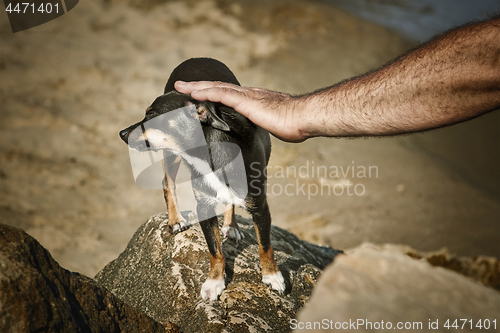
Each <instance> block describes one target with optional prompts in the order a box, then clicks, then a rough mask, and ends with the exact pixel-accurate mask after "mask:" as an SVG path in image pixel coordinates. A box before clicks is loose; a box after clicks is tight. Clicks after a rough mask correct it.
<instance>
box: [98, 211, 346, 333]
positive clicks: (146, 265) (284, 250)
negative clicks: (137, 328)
mask: <svg viewBox="0 0 500 333" xmlns="http://www.w3.org/2000/svg"><path fill="white" fill-rule="evenodd" d="M237 221H238V224H239V225H240V230H241V231H242V233H243V235H244V236H245V237H244V238H243V240H241V241H240V242H235V241H233V240H230V239H226V240H225V241H224V242H223V252H224V256H225V258H226V286H227V287H226V290H225V291H224V292H223V293H222V295H221V296H220V299H219V300H218V301H215V302H206V301H203V300H202V299H201V298H200V296H199V294H200V288H201V285H202V284H203V282H204V281H205V279H206V277H207V274H208V270H209V260H208V258H209V257H208V249H207V246H206V242H205V238H204V237H203V233H202V231H201V228H200V226H199V224H195V225H194V226H193V227H191V228H190V229H188V230H186V231H184V232H182V233H179V234H177V235H175V236H171V235H170V234H169V233H168V226H167V216H166V215H165V214H159V215H156V216H153V217H152V218H151V219H149V221H147V223H145V224H144V225H142V226H141V227H140V228H139V229H138V230H137V232H136V233H135V235H134V236H133V238H132V240H131V241H130V243H129V244H128V246H127V248H126V249H125V251H124V252H123V253H122V254H121V255H120V256H119V257H118V259H116V260H114V261H113V262H111V263H110V264H108V265H107V266H106V267H105V268H104V269H103V270H102V271H100V272H99V273H98V274H97V275H96V277H95V278H96V280H97V281H98V282H99V283H101V284H102V285H103V286H105V287H106V288H107V289H109V290H110V291H111V292H112V293H113V294H115V295H116V296H118V297H119V298H120V299H122V300H123V301H124V302H126V303H127V304H130V305H132V306H134V307H136V308H137V309H140V310H141V311H143V312H144V313H146V314H147V315H149V316H150V317H151V318H154V319H155V320H157V321H158V322H160V323H163V324H165V323H167V322H169V321H170V322H173V323H175V324H176V325H178V326H179V327H180V328H181V329H182V330H183V331H184V332H264V331H272V332H286V331H289V330H290V320H291V319H293V318H295V317H296V314H297V311H298V310H299V309H300V308H301V307H302V306H303V305H304V304H305V302H306V301H307V300H308V298H309V296H310V294H311V292H312V289H313V287H314V285H315V283H316V280H317V278H318V277H319V275H320V273H321V271H322V269H323V268H324V267H325V266H326V265H328V264H329V263H330V262H331V261H332V260H333V259H334V258H335V256H336V255H337V254H339V253H341V251H337V250H334V249H332V248H330V247H322V246H318V245H313V244H311V243H308V242H305V241H302V240H300V239H299V238H298V237H297V236H295V235H294V234H292V233H290V232H288V231H286V230H284V229H281V228H278V227H274V226H273V227H272V231H271V239H272V244H273V248H274V253H275V259H276V262H277V264H278V266H279V268H280V270H281V272H282V273H283V276H284V277H285V280H286V284H287V289H286V291H285V293H284V294H283V295H280V294H278V293H277V292H276V291H274V290H272V289H271V288H270V287H268V286H266V285H265V284H263V283H262V282H261V275H260V266H259V255H258V253H259V250H258V245H257V238H256V236H255V231H254V227H253V224H252V222H251V220H248V219H245V218H242V217H239V216H238V217H237Z"/></svg>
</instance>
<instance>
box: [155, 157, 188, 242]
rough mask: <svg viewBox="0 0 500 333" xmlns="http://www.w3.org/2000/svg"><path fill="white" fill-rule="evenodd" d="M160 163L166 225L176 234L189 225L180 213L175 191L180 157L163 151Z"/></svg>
mask: <svg viewBox="0 0 500 333" xmlns="http://www.w3.org/2000/svg"><path fill="white" fill-rule="evenodd" d="M162 164H163V170H164V172H165V179H164V186H163V196H164V197H165V203H166V204H167V213H168V225H169V227H170V233H172V234H176V233H178V232H181V231H183V230H186V229H187V228H189V227H190V226H191V225H190V224H189V222H187V221H186V219H185V218H184V217H182V215H181V212H180V210H179V204H178V202H177V194H176V191H175V178H176V177H177V172H178V171H179V166H180V165H181V158H180V157H179V156H174V155H171V154H167V153H166V152H165V153H164V154H163V160H162Z"/></svg>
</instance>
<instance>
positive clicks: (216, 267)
mask: <svg viewBox="0 0 500 333" xmlns="http://www.w3.org/2000/svg"><path fill="white" fill-rule="evenodd" d="M197 211H198V217H199V219H200V221H202V222H200V225H201V229H202V230H203V234H204V235H205V240H206V241H207V245H208V251H209V252H210V271H209V272H208V278H207V280H206V281H205V283H203V285H202V286H201V292H200V294H201V298H203V299H204V300H210V301H216V300H217V299H218V298H219V295H220V294H222V291H223V290H224V289H225V288H226V285H225V284H224V270H225V263H224V255H223V254H222V244H221V241H220V235H219V225H218V223H217V216H216V214H215V210H214V209H213V208H212V207H206V206H205V207H204V206H203V205H200V204H198V207H197ZM207 216H211V217H210V218H208V219H203V218H204V217H207Z"/></svg>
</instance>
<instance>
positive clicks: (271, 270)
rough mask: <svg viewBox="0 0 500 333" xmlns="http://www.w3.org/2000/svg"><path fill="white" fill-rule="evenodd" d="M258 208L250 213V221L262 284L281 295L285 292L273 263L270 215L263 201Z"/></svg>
mask: <svg viewBox="0 0 500 333" xmlns="http://www.w3.org/2000/svg"><path fill="white" fill-rule="evenodd" d="M259 207H260V208H259V210H258V211H255V212H252V219H253V223H254V226H255V233H256V234H257V239H258V240H259V257H260V267H261V270H262V282H264V283H265V284H267V285H270V286H271V288H273V289H274V290H276V291H278V292H279V293H280V294H281V293H283V292H284V291H285V280H284V279H283V275H282V274H281V272H280V270H279V268H278V265H276V261H274V251H273V247H272V245H271V213H270V212H269V206H268V205H267V201H264V203H263V204H262V205H259Z"/></svg>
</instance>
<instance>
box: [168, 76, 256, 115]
mask: <svg viewBox="0 0 500 333" xmlns="http://www.w3.org/2000/svg"><path fill="white" fill-rule="evenodd" d="M175 89H176V90H177V91H179V92H181V93H185V94H191V97H193V98H194V99H197V100H199V101H206V100H208V101H211V102H215V103H222V104H224V105H227V106H229V107H231V108H233V109H235V110H236V111H238V112H239V113H241V114H242V115H244V116H246V117H248V112H249V111H248V108H247V107H244V105H246V104H248V103H249V102H250V101H251V98H249V96H248V95H247V92H250V91H251V89H250V88H245V87H240V86H237V85H234V84H231V83H224V82H210V81H199V82H182V81H177V82H176V83H175Z"/></svg>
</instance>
